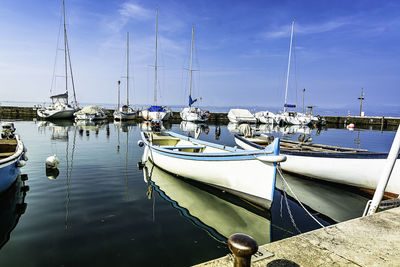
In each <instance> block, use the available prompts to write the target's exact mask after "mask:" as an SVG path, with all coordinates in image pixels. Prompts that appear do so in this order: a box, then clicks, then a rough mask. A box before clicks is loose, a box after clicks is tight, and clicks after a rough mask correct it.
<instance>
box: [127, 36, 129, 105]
mask: <svg viewBox="0 0 400 267" xmlns="http://www.w3.org/2000/svg"><path fill="white" fill-rule="evenodd" d="M126 105H128V106H129V32H127V33H126Z"/></svg>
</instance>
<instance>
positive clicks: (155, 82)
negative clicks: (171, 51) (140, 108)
mask: <svg viewBox="0 0 400 267" xmlns="http://www.w3.org/2000/svg"><path fill="white" fill-rule="evenodd" d="M157 31H158V8H157V9H156V59H155V64H154V105H157Z"/></svg>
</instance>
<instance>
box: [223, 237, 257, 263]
mask: <svg viewBox="0 0 400 267" xmlns="http://www.w3.org/2000/svg"><path fill="white" fill-rule="evenodd" d="M228 247H229V250H230V251H232V253H233V255H234V262H233V266H234V267H250V263H251V256H252V255H253V254H254V253H256V252H257V250H258V244H257V241H255V240H254V239H253V238H252V237H251V236H248V235H245V234H233V235H231V236H230V237H229V239H228Z"/></svg>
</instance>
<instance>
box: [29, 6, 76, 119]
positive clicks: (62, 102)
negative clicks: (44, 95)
mask: <svg viewBox="0 0 400 267" xmlns="http://www.w3.org/2000/svg"><path fill="white" fill-rule="evenodd" d="M63 22H64V23H63V26H64V65H65V93H62V94H57V95H52V96H50V99H51V102H52V104H51V105H50V106H47V107H45V106H42V107H40V108H39V109H37V110H36V113H37V115H38V116H39V117H40V118H44V119H69V118H72V117H73V115H74V112H75V111H76V109H77V106H78V103H77V101H76V94H75V84H74V78H73V75H72V65H71V56H70V53H69V45H68V38H67V28H66V24H65V1H64V0H63ZM57 46H58V44H57ZM68 66H69V72H70V75H71V82H72V89H73V94H74V101H73V103H72V105H71V104H69V103H68ZM54 79H55V77H53V81H54Z"/></svg>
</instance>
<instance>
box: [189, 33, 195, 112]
mask: <svg viewBox="0 0 400 267" xmlns="http://www.w3.org/2000/svg"><path fill="white" fill-rule="evenodd" d="M193 39H194V27H192V47H191V50H190V84H189V99H191V97H192V73H193ZM189 102H190V101H189ZM190 106H192V103H189V107H190Z"/></svg>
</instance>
